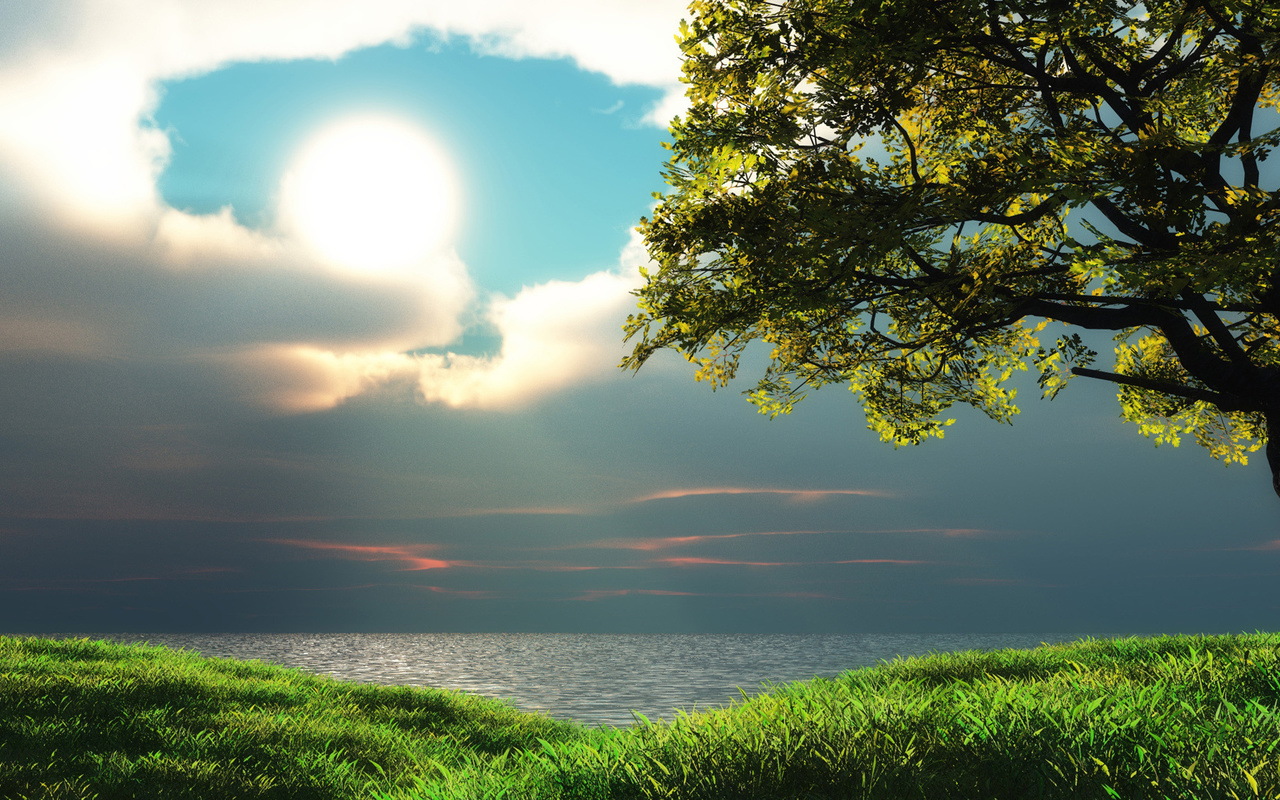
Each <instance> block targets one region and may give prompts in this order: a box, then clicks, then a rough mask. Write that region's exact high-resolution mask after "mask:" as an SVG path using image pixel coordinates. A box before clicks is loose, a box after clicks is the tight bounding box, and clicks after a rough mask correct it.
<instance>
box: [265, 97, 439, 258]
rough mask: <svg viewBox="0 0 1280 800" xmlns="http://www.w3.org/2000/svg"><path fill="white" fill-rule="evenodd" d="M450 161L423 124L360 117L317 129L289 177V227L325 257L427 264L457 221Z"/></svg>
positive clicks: (284, 189)
mask: <svg viewBox="0 0 1280 800" xmlns="http://www.w3.org/2000/svg"><path fill="white" fill-rule="evenodd" d="M455 206H456V199H455V188H454V182H453V177H452V174H451V170H450V169H449V165H448V162H447V161H446V160H445V159H444V157H442V156H441V154H440V151H439V149H438V148H437V147H436V145H435V143H434V142H432V141H431V139H430V138H429V137H428V136H427V135H426V133H425V132H424V131H422V130H420V129H418V128H416V127H415V126H413V125H411V124H409V123H407V122H403V121H401V120H398V119H395V118H391V117H355V118H349V119H345V120H342V121H340V122H338V123H335V124H333V125H331V126H329V127H327V128H325V129H323V130H321V131H320V132H319V133H318V134H316V135H315V136H314V137H313V138H311V139H310V140H309V141H307V142H306V143H305V144H304V145H303V147H302V148H301V149H300V150H299V152H298V155H297V157H296V159H295V160H294V162H293V164H292V167H291V169H290V170H289V171H288V172H287V173H286V174H285V177H284V180H283V181H282V185H281V212H282V217H283V221H284V223H285V227H286V228H287V229H289V230H290V231H291V232H293V233H296V234H298V235H300V236H301V238H302V239H303V240H304V241H305V242H306V243H307V244H308V245H309V246H310V247H311V248H312V249H313V250H315V251H316V252H317V253H318V254H319V255H320V256H321V257H322V258H324V259H325V260H327V261H330V262H332V263H334V264H337V265H339V266H342V267H348V268H352V269H357V270H362V271H369V272H382V271H388V270H399V269H405V268H410V267H413V266H415V265H417V264H421V263H423V262H424V260H425V259H427V258H428V257H429V256H430V255H431V254H432V252H434V251H436V250H438V249H439V248H440V247H441V246H442V245H443V244H444V243H445V240H446V238H447V236H448V234H449V233H450V231H451V228H452V227H453V223H454V209H455Z"/></svg>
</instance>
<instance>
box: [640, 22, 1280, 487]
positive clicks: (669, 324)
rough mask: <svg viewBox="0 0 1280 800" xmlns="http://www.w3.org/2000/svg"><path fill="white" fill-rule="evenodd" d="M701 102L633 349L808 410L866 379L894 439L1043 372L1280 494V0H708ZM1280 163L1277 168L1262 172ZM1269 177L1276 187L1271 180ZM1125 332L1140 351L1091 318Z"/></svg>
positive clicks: (662, 221)
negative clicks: (1102, 358)
mask: <svg viewBox="0 0 1280 800" xmlns="http://www.w3.org/2000/svg"><path fill="white" fill-rule="evenodd" d="M690 11H691V15H692V20H691V21H686V22H683V23H682V24H681V29H680V35H679V37H678V38H679V41H680V46H681V48H682V50H683V53H684V75H685V77H684V80H685V82H687V83H688V85H689V88H688V96H689V99H690V100H691V103H692V106H691V108H690V110H689V111H688V112H687V113H686V114H685V115H683V116H682V117H681V118H678V119H677V120H676V121H675V122H674V123H673V124H672V127H671V134H672V137H673V139H674V141H673V142H671V143H670V144H669V145H668V147H669V148H670V149H671V151H672V155H671V158H670V161H669V163H668V165H667V167H666V170H665V173H664V174H665V177H666V180H667V182H668V183H669V185H670V187H671V188H670V191H669V192H668V193H666V194H665V195H659V196H658V199H659V201H660V202H659V205H658V206H657V208H656V209H655V210H654V212H653V214H652V218H651V219H650V218H646V219H644V220H642V222H641V226H640V230H641V232H642V233H643V235H644V238H645V243H646V245H647V247H648V250H649V253H650V255H651V256H652V258H653V259H654V261H655V262H656V264H657V268H656V269H654V270H650V271H646V272H645V284H644V285H643V287H642V288H641V289H639V290H638V291H637V293H636V294H637V295H638V297H639V309H638V311H637V313H635V314H633V315H632V316H631V317H629V318H628V320H627V323H626V326H625V332H626V335H627V338H628V339H629V340H630V339H633V338H634V339H638V341H637V343H636V344H635V347H634V350H633V351H632V352H631V354H630V355H629V356H628V357H627V358H626V359H624V361H623V363H622V366H623V367H628V368H631V369H639V368H640V367H641V365H643V364H644V362H645V361H646V360H647V359H648V358H649V357H650V356H651V355H652V354H653V353H655V352H656V351H658V350H660V349H664V348H669V349H673V350H676V351H678V352H680V353H682V354H683V355H684V356H685V357H686V358H688V359H689V360H691V361H693V362H694V363H695V364H696V365H697V366H698V369H697V378H698V379H699V380H706V381H710V382H711V384H712V386H713V388H714V387H715V386H722V385H724V384H725V383H726V382H727V381H728V380H729V379H730V378H732V377H733V375H734V373H735V371H736V369H737V367H738V362H739V357H740V356H741V354H742V353H743V350H744V348H746V347H747V346H748V345H749V344H750V343H751V342H752V341H754V340H760V341H763V342H766V343H768V345H770V346H771V348H772V350H771V361H770V364H769V366H768V368H767V369H766V371H765V373H764V375H763V377H762V378H761V379H760V380H759V383H758V385H757V386H756V387H755V388H754V389H753V390H751V391H749V392H748V394H749V395H750V399H751V401H752V402H753V403H755V404H757V405H758V406H759V408H760V409H761V411H763V412H766V413H769V414H771V415H777V414H781V413H787V412H789V411H790V410H791V408H792V407H793V405H794V404H795V403H796V402H797V401H798V400H799V399H801V398H802V397H803V396H804V395H805V393H806V392H807V391H809V390H810V389H814V388H817V387H821V386H823V385H825V384H829V383H836V382H839V383H847V384H848V385H849V387H850V388H851V389H852V391H853V392H854V393H855V394H856V395H857V397H858V399H859V401H860V402H861V403H862V405H863V406H864V407H865V410H866V415H867V421H868V423H869V426H870V427H871V428H872V429H874V430H876V431H878V432H879V433H880V435H881V437H882V439H884V440H886V441H890V442H893V443H895V444H915V443H919V442H920V441H922V440H924V439H925V438H927V437H931V436H938V437H940V436H942V434H943V431H944V428H945V427H946V426H947V425H948V424H950V423H951V422H952V420H948V419H945V418H944V416H943V412H945V411H946V410H947V409H948V408H949V407H951V406H952V405H954V404H956V403H966V404H968V405H970V406H972V407H974V408H976V409H979V410H981V411H982V412H984V413H986V414H987V415H988V416H989V417H991V418H993V419H996V420H1000V421H1006V422H1007V421H1009V420H1010V418H1011V417H1012V415H1014V414H1016V413H1017V407H1016V405H1015V402H1014V400H1015V398H1014V394H1015V392H1014V391H1013V390H1012V389H1011V388H1009V387H1008V385H1007V381H1008V380H1009V378H1010V377H1011V375H1012V374H1013V373H1014V372H1015V371H1017V370H1026V369H1028V368H1029V367H1030V368H1031V369H1033V370H1036V371H1037V372H1038V374H1039V383H1040V386H1041V387H1042V389H1043V391H1044V394H1045V395H1046V396H1048V397H1050V398H1052V397H1053V396H1055V395H1056V394H1057V393H1058V392H1059V390H1061V389H1062V388H1063V387H1064V386H1065V385H1066V384H1067V382H1068V381H1069V380H1070V379H1071V378H1072V376H1074V375H1080V376H1086V377H1089V378H1095V379H1101V380H1107V381H1112V382H1114V383H1116V384H1118V385H1119V400H1120V405H1121V409H1122V415H1123V417H1124V418H1125V419H1127V420H1130V421H1132V422H1135V423H1137V425H1138V426H1139V428H1140V430H1141V432H1142V433H1144V434H1145V435H1147V436H1150V437H1154V438H1155V439H1156V441H1157V443H1159V442H1162V441H1163V442H1170V443H1172V444H1174V445H1176V444H1178V442H1179V440H1180V438H1181V437H1184V436H1190V437H1193V438H1194V439H1195V441H1196V442H1198V443H1199V444H1201V445H1203V446H1204V447H1205V448H1207V449H1208V451H1209V452H1210V453H1211V454H1212V455H1213V456H1214V457H1215V458H1218V459H1221V460H1223V461H1225V462H1227V463H1230V462H1241V463H1244V462H1246V461H1247V457H1248V454H1249V453H1251V452H1254V451H1256V450H1258V449H1259V448H1261V447H1262V446H1263V445H1264V444H1267V442H1268V441H1270V442H1272V444H1270V445H1268V447H1267V456H1268V458H1269V461H1270V465H1271V469H1272V475H1273V484H1274V487H1275V490H1276V492H1277V494H1280V428H1278V427H1277V426H1280V341H1278V339H1277V333H1278V328H1277V322H1278V321H1280V290H1277V283H1278V281H1280V258H1278V256H1280V250H1278V248H1277V243H1278V240H1280V193H1277V192H1275V191H1272V190H1269V189H1267V188H1265V185H1266V184H1267V183H1270V184H1271V185H1273V186H1274V185H1276V184H1277V183H1280V181H1277V180H1275V179H1274V178H1275V177H1276V176H1273V175H1272V174H1271V173H1270V171H1269V170H1264V167H1265V165H1264V164H1263V162H1264V160H1265V159H1266V158H1267V157H1268V155H1269V154H1270V153H1271V151H1272V149H1274V148H1275V147H1276V146H1277V144H1280V127H1278V125H1280V116H1277V113H1276V105H1277V103H1278V102H1280V85H1278V73H1277V69H1276V67H1277V63H1278V61H1277V59H1278V58H1280V51H1278V45H1280V5H1277V4H1273V3H1268V2H1258V1H1257V0H1254V1H1252V2H1236V1H1235V0H1207V1H1206V2H1164V0H1148V2H1144V3H1134V2H1108V1H1107V0H1086V1H1085V2H1066V0H1043V1H1040V2H1017V1H1015V0H888V1H887V2H882V0H784V1H783V2H764V0H695V2H693V3H692V5H691V6H690ZM1264 171H1266V172H1267V173H1268V174H1267V175H1266V176H1264V175H1263V173H1264ZM1265 178H1273V179H1271V180H1267V179H1265ZM1050 320H1054V321H1057V322H1061V323H1064V324H1065V325H1067V326H1075V327H1078V328H1083V329H1093V330H1108V331H1114V332H1115V340H1116V343H1117V344H1116V349H1115V352H1116V359H1115V366H1114V368H1113V371H1104V370H1101V369H1095V368H1092V367H1091V366H1090V364H1091V363H1092V362H1093V359H1094V358H1095V356H1096V355H1097V354H1096V353H1095V352H1094V351H1092V350H1090V349H1089V348H1088V347H1087V346H1086V343H1085V342H1084V341H1083V340H1082V339H1081V338H1080V336H1079V334H1078V333H1072V334H1071V335H1066V336H1061V337H1058V338H1057V340H1056V342H1054V343H1044V344H1042V343H1041V341H1040V337H1039V334H1041V332H1042V331H1043V330H1044V328H1045V326H1046V325H1047V322H1048V321H1050Z"/></svg>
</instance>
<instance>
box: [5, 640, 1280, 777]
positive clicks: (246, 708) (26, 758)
mask: <svg viewBox="0 0 1280 800" xmlns="http://www.w3.org/2000/svg"><path fill="white" fill-rule="evenodd" d="M1278 711H1280V634H1261V633H1257V634H1249V635H1242V636H1197V637H1157V638H1149V639H1139V638H1128V639H1119V640H1089V641H1086V642H1077V643H1073V644H1070V645H1057V646H1052V647H1039V648H1036V649H1034V650H1001V651H994V652H991V653H981V652H978V651H970V652H966V653H957V654H952V655H934V656H930V657H926V658H912V659H907V660H897V661H894V662H892V663H883V664H881V666H879V667H875V668H868V669H861V670H855V671H851V672H847V673H845V674H844V675H841V676H840V677H838V678H835V679H831V680H824V679H815V680H813V681H808V682H804V683H795V684H787V685H785V686H779V687H773V689H772V691H770V692H769V693H768V694H765V695H761V696H759V697H756V698H753V699H751V700H749V701H744V702H743V703H740V704H734V705H732V706H730V707H728V708H725V709H720V710H715V711H711V712H707V713H699V714H697V715H695V716H687V717H684V716H682V717H680V718H678V719H677V720H676V721H675V722H673V723H671V724H662V723H659V724H653V725H647V724H642V725H637V726H636V727H634V728H628V729H612V728H594V729H591V728H586V727H584V726H581V725H576V724H572V723H566V722H559V721H555V720H552V719H550V718H548V717H546V716H543V715H535V714H528V713H524V712H521V711H518V710H516V709H515V708H513V707H511V706H509V705H507V704H504V703H500V702H497V701H493V700H486V699H483V698H478V697H473V696H468V695H464V694H461V693H458V692H451V691H444V690H429V689H411V688H407V687H388V686H377V685H368V684H357V683H349V682H343V681H337V680H333V679H331V678H326V677H318V676H313V675H308V674H306V673H303V672H300V671H297V670H291V669H286V668H283V667H278V666H274V665H269V664H263V663H260V662H240V661H233V660H227V659H206V658H202V657H199V656H197V655H195V654H193V653H189V652H181V651H173V650H168V649H166V648H160V647H145V646H138V645H120V644H113V643H107V642H93V641H88V640H83V639H81V640H61V641H51V640H47V639H38V638H16V637H6V636H0V798H6V799H7V798H32V799H33V800H34V799H36V798H49V800H53V799H54V798H57V799H59V800H60V799H61V798H100V800H112V799H114V798H170V797H171V798H199V799H200V800H222V799H223V798H228V799H229V798H237V800H238V799H239V798H308V799H310V798H315V800H320V799H321V798H326V799H327V798H334V799H336V798H368V800H392V798H403V800H411V799H412V798H432V799H433V800H444V799H447V800H470V799H471V798H475V799H476V800H481V799H483V800H489V799H490V798H493V799H494V800H497V799H498V798H530V799H532V798H539V799H541V798H546V799H547V800H553V799H562V800H587V799H588V798H619V799H625V798H637V799H638V798H673V799H674V798H679V799H680V800H685V799H686V798H687V799H688V800H695V799H697V800H721V799H724V800H727V799H728V798H733V799H734V800H738V799H739V798H741V800H748V799H749V800H768V799H769V798H815V799H816V798H867V800H889V799H890V798H892V799H893V800H902V799H904V798H928V800H935V799H940V798H975V799H976V798H983V799H984V800H1005V799H1006V798H1007V799H1008V800H1023V798H1035V797H1043V798H1068V797H1070V798H1099V799H1100V800H1104V799H1106V798H1126V800H1128V799H1129V798H1162V797H1167V798H1192V797H1194V798H1203V799H1205V800H1208V799H1209V798H1222V799H1223V800H1226V798H1241V799H1242V798H1251V797H1265V798H1277V797H1280V713H1277V712H1278Z"/></svg>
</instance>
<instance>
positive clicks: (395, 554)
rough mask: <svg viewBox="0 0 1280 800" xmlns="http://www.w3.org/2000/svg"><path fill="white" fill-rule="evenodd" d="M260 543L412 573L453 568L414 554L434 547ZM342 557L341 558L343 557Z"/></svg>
mask: <svg viewBox="0 0 1280 800" xmlns="http://www.w3.org/2000/svg"><path fill="white" fill-rule="evenodd" d="M259 541H263V542H271V543H273V544H283V545H288V546H289V547H300V548H302V549H304V550H333V551H336V552H337V553H339V554H343V555H345V556H346V557H348V558H350V559H351V560H353V561H399V562H400V563H402V564H408V565H409V566H407V567H405V568H404V569H402V570H400V571H401V572H411V571H414V570H423V569H445V568H447V567H450V566H452V565H451V564H450V563H449V562H448V561H441V560H440V559H436V558H424V557H422V556H419V555H416V554H414V553H413V552H412V551H413V550H424V549H425V550H433V549H435V547H434V546H433V545H361V544H342V543H340V542H317V541H312V540H310V539H260V540H259ZM343 555H340V556H339V557H340V558H341V557H343Z"/></svg>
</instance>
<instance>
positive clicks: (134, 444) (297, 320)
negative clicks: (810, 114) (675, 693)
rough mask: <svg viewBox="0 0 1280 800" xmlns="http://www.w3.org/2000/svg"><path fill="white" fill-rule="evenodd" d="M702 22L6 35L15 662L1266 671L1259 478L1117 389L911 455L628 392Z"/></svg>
mask: <svg viewBox="0 0 1280 800" xmlns="http://www.w3.org/2000/svg"><path fill="white" fill-rule="evenodd" d="M685 14H686V11H685V8H684V5H683V3H682V2H669V1H667V0H612V2H599V1H598V0H592V1H588V0H520V1H519V2H515V1H514V0H512V1H510V2H507V1H504V0H473V2H469V3H465V4H459V3H452V2H418V1H416V0H415V1H414V2H409V1H408V0H405V1H404V2H399V1H397V0H378V1H377V2H375V1H374V0H361V2H346V1H345V0H307V2H302V1H301V0H253V2H248V1H247V0H191V2H185V3H182V4H174V3H169V2H165V0H132V1H131V2H125V1H124V0H112V1H110V2H90V1H89V0H83V1H82V2H76V1H75V0H60V1H59V2H49V1H48V0H9V2H6V3H5V4H3V6H0V242H3V245H4V246H3V247H2V248H0V633H11V634H12V633H53V632H216V631H228V632H231V631H237V632H360V631H367V632H435V631H441V632H445V631H447V632H467V631H511V632H525V631H528V632H535V631H536V632H655V633H658V632H776V633H810V632H820V633H863V632H866V633H876V632H878V633H1060V632H1075V633H1090V632H1098V633H1100V632H1108V633H1118V632H1125V633H1134V634H1158V633H1169V634H1173V633H1241V632H1253V631H1254V630H1262V631H1271V630H1275V629H1276V628H1277V626H1278V620H1280V600H1278V599H1277V593H1276V590H1275V587H1276V585H1277V577H1280V525H1278V524H1277V523H1278V522H1280V501H1277V499H1276V497H1275V495H1274V494H1273V493H1272V491H1271V489H1270V481H1269V474H1268V472H1267V469H1266V465H1265V461H1264V459H1262V458H1260V457H1258V458H1255V459H1253V460H1251V461H1250V463H1249V464H1248V466H1244V467H1242V466H1238V465H1237V466H1233V467H1231V468H1224V467H1223V466H1222V465H1221V464H1219V463H1218V462H1215V461H1213V460H1212V459H1211V458H1210V457H1209V456H1208V455H1207V454H1206V453H1205V452H1204V451H1202V450H1200V449H1199V448H1197V447H1196V446H1195V445H1194V444H1193V443H1186V444H1184V445H1183V446H1182V447H1180V448H1176V449H1175V448H1171V447H1168V446H1163V447H1160V448H1155V447H1153V446H1152V444H1151V442H1150V441H1148V440H1146V439H1144V438H1143V437H1142V436H1141V435H1140V434H1139V433H1138V430H1137V428H1136V426H1134V425H1132V424H1126V423H1123V422H1122V421H1121V419H1120V412H1119V406H1118V404H1117V402H1116V397H1115V390H1114V387H1113V386H1110V385H1107V384H1103V383H1099V382H1089V381H1086V380H1083V379H1082V380H1079V381H1075V382H1073V383H1072V385H1071V386H1069V387H1068V388H1067V389H1066V390H1065V391H1064V392H1063V393H1062V394H1061V395H1059V397H1058V398H1057V399H1055V400H1054V401H1052V402H1051V403H1050V402H1048V401H1042V400H1039V399H1038V396H1039V393H1038V391H1037V389H1036V386H1035V381H1034V379H1033V378H1032V377H1030V376H1019V377H1018V378H1017V379H1016V380H1017V381H1018V382H1017V384H1016V385H1017V386H1018V387H1020V391H1019V399H1020V400H1021V401H1022V402H1021V405H1022V413H1021V415H1019V416H1018V417H1017V418H1015V420H1014V422H1013V424H1012V425H1002V424H999V423H996V422H993V421H991V420H988V419H986V418H985V417H983V416H981V415H979V414H977V413H975V412H973V411H971V410H969V409H962V408H957V409H954V410H953V412H954V413H953V416H954V417H956V418H957V420H958V422H957V423H956V424H955V425H953V426H952V427H951V428H949V429H948V432H947V434H946V437H945V439H944V440H942V441H937V440H934V441H929V442H927V443H925V444H922V445H920V446H918V447H904V448H900V449H894V448H893V447H892V446H890V445H887V444H883V443H881V442H880V441H879V438H878V436H877V435H876V434H874V433H872V432H870V431H869V430H867V428H866V422H865V418H864V416H863V413H862V411H861V409H860V408H859V407H858V406H857V404H856V402H855V400H854V397H853V396H852V395H851V394H850V393H849V392H848V391H846V390H844V389H841V388H840V387H828V388H826V389H824V390H822V391H821V392H819V393H816V394H814V395H813V396H811V397H809V398H808V399H806V400H805V401H804V402H802V403H801V404H800V405H799V406H798V407H797V409H796V411H795V412H794V413H793V414H792V415H790V416H788V417H782V418H779V419H777V420H769V419H768V418H767V417H765V416H762V415H760V414H759V413H757V412H756V410H755V408H754V407H753V406H751V405H750V404H749V403H748V402H747V401H746V400H745V398H744V397H743V396H742V395H741V394H740V392H742V391H745V390H747V389H749V388H751V387H752V385H753V384H754V379H755V377H758V375H759V373H760V372H761V371H762V369H763V366H764V364H765V362H766V360H767V359H766V358H765V355H766V354H765V353H762V352H761V351H758V350H757V351H755V352H753V353H750V354H749V355H748V358H747V359H746V360H745V362H744V365H743V368H742V370H741V371H740V377H739V378H738V379H737V381H735V382H734V383H733V384H731V385H730V386H729V387H728V388H727V389H722V390H720V391H716V392H712V391H710V389H709V388H708V387H707V386H705V385H701V384H697V383H695V382H694V380H693V369H692V367H691V366H690V365H688V364H686V363H684V362H683V361H682V360H680V359H679V358H678V357H677V356H675V355H672V354H669V353H665V354H660V355H659V356H656V357H655V358H653V359H652V360H651V362H650V363H649V364H647V365H646V366H645V367H644V368H643V369H642V370H641V371H640V372H638V373H634V374H633V373H630V372H624V371H622V370H620V369H619V368H618V366H617V365H618V362H619V361H620V359H621V358H622V356H623V354H624V353H625V352H627V346H626V345H625V344H624V342H623V339H622V331H621V327H622V323H623V320H624V319H625V318H626V316H627V314H628V313H629V311H630V310H631V308H632V307H633V306H634V302H635V298H634V297H633V296H632V295H631V294H630V293H631V292H632V291H633V290H634V289H635V288H636V287H638V286H639V285H640V280H641V279H640V276H639V267H640V266H642V265H643V264H645V263H647V262H648V258H647V255H646V254H645V251H644V247H643V243H642V241H641V240H640V239H639V238H638V237H637V235H636V234H635V232H634V227H635V225H636V224H637V222H638V221H639V219H640V218H641V217H642V216H645V215H647V214H648V213H650V211H651V209H652V208H653V206H654V204H655V202H656V201H655V199H654V197H653V194H654V193H655V192H661V191H662V190H663V179H662V167H663V164H664V161H665V158H666V151H665V150H664V149H663V147H662V143H663V142H664V141H668V140H669V139H670V135H669V134H668V132H667V124H668V122H669V121H670V119H671V118H672V117H673V116H674V115H676V114H678V113H680V112H681V111H682V110H683V109H684V108H685V106H684V100H683V87H682V85H681V84H680V83H679V77H680V52H679V49H678V47H677V46H676V44H675V40H674V36H675V33H676V31H677V30H678V27H679V22H680V19H681V18H682V17H683V16H685ZM1090 341H1091V342H1093V343H1094V348H1095V349H1098V350H1099V351H1101V352H1102V353H1103V357H1102V358H1101V359H1100V360H1099V365H1100V366H1102V367H1104V368H1105V367H1106V366H1108V365H1107V364H1106V363H1105V359H1106V357H1107V354H1109V353H1110V352H1111V344H1110V342H1109V340H1108V339H1106V338H1105V337H1103V338H1101V339H1098V338H1097V337H1094V338H1093V339H1091V340H1090Z"/></svg>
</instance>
